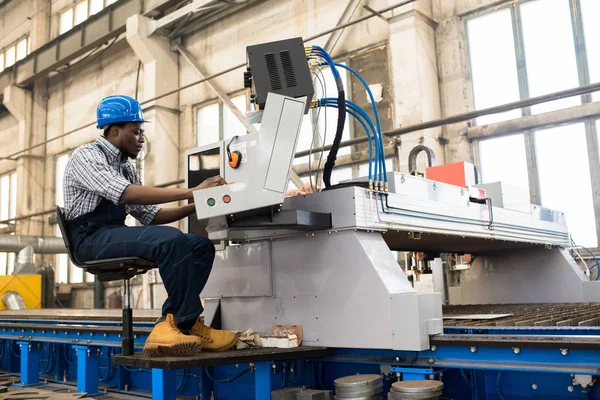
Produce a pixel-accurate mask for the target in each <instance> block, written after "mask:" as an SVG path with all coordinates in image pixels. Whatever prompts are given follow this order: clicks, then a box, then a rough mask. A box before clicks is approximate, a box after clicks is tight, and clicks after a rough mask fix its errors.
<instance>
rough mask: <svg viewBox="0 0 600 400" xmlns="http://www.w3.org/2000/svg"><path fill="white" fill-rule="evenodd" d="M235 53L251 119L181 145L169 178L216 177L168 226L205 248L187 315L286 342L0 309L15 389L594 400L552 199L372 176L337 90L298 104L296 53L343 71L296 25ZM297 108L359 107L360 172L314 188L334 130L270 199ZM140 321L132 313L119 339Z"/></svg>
mask: <svg viewBox="0 0 600 400" xmlns="http://www.w3.org/2000/svg"><path fill="white" fill-rule="evenodd" d="M248 56H249V57H248V59H249V65H248V70H247V71H246V73H245V76H244V80H245V84H246V86H247V87H249V88H250V90H251V93H252V96H253V97H252V98H253V100H254V101H255V102H256V104H257V107H258V109H259V110H261V111H262V121H261V126H260V131H259V133H258V134H248V135H245V136H240V137H234V138H233V139H229V140H226V141H221V142H218V143H215V144H212V145H208V146H203V147H199V148H195V149H190V150H189V151H187V152H186V154H185V162H186V181H187V185H188V187H195V186H197V185H198V184H199V183H200V182H202V181H203V180H204V179H206V178H208V177H210V176H213V175H216V174H220V175H222V176H223V177H224V178H225V180H226V181H228V182H229V183H230V184H229V185H226V186H221V187H215V188H211V189H206V190H201V191H196V192H195V193H194V203H195V207H196V214H197V215H196V216H193V217H190V219H189V220H188V223H187V229H188V230H189V231H190V232H195V233H205V234H207V235H208V236H209V237H210V238H211V239H212V240H214V241H215V243H218V244H219V247H218V249H219V251H218V252H217V256H216V259H215V263H214V267H213V271H212V273H211V277H210V279H209V281H208V284H207V286H206V288H205V290H204V292H203V293H202V296H203V297H204V298H205V302H206V305H207V306H206V312H205V315H204V317H205V319H206V321H207V323H211V322H212V323H214V324H217V323H220V326H221V327H222V328H224V329H233V330H240V331H244V330H246V329H248V328H253V329H254V330H256V331H259V332H260V331H262V332H265V331H266V332H268V331H270V330H271V328H272V326H273V325H278V324H296V325H302V327H303V343H302V346H301V348H300V349H297V350H294V349H285V351H283V350H282V351H274V350H273V351H272V350H269V349H262V351H258V350H257V351H254V352H245V351H242V350H240V351H238V352H237V353H236V352H229V353H227V354H214V355H207V356H206V357H204V358H194V359H185V358H184V359H181V360H177V359H168V360H156V359H155V360H152V359H147V358H144V357H142V356H139V355H137V356H133V357H127V356H118V353H119V345H120V339H119V338H118V335H119V333H120V329H119V328H118V326H116V325H118V322H117V323H115V322H114V320H113V319H111V318H113V316H112V314H111V315H108V314H106V315H104V314H103V313H101V312H96V313H93V314H92V313H89V315H81V314H77V315H75V314H74V315H68V313H63V315H61V316H59V318H61V319H60V321H61V322H60V323H57V322H56V320H49V319H48V318H47V317H46V318H44V317H43V316H41V315H37V314H35V315H34V314H31V313H30V314H27V315H25V314H24V315H23V316H21V317H19V316H15V314H10V315H9V314H4V316H3V314H1V313H0V341H1V342H0V343H1V344H0V348H1V351H0V353H1V356H0V366H2V367H3V368H5V369H8V371H9V372H19V371H20V373H21V384H22V385H24V386H27V385H35V384H38V381H39V378H40V375H42V376H45V377H46V379H51V380H54V381H56V382H63V383H65V384H75V379H76V381H77V383H76V384H77V387H78V391H80V392H83V391H86V392H91V393H96V392H98V391H101V390H102V389H101V388H102V386H105V387H106V389H107V390H114V391H119V392H122V393H124V392H131V391H133V392H135V394H136V395H144V393H146V394H147V393H148V392H149V391H151V392H152V396H153V398H155V399H167V398H168V399H174V398H175V394H177V395H180V396H187V398H196V399H212V398H217V399H258V400H264V399H270V398H271V396H272V398H274V399H275V398H277V399H279V398H281V399H288V398H289V399H300V398H303V399H310V398H312V399H317V398H330V397H328V396H330V395H331V393H330V391H336V393H337V394H336V396H345V397H337V398H364V397H360V396H361V395H364V394H365V393H367V392H369V393H371V391H369V390H371V389H369V390H367V389H364V388H361V387H360V386H357V385H359V384H360V382H363V381H366V379H367V378H366V377H361V378H356V379H339V378H343V377H345V376H351V375H356V374H357V373H360V374H369V375H366V376H369V377H370V378H369V382H371V383H369V384H371V385H372V386H373V390H372V392H373V393H374V396H375V395H376V396H380V397H369V398H381V396H382V394H383V395H387V396H388V398H415V399H416V398H424V397H419V396H420V395H422V393H419V392H418V390H417V389H415V387H416V386H414V385H410V384H397V382H398V381H402V382H409V381H413V380H414V381H424V380H425V381H442V382H443V385H442V384H440V383H439V382H433V383H429V384H428V385H423V387H424V388H427V390H429V392H428V393H432V396H433V395H435V396H439V394H440V393H441V392H442V391H443V394H442V396H443V397H445V398H454V399H468V398H471V399H501V400H502V399H509V398H510V399H530V398H544V399H562V398H577V399H600V390H599V389H597V385H596V381H597V377H598V376H599V375H600V369H599V367H598V366H599V365H600V353H599V352H598V350H600V328H599V325H600V307H599V306H598V305H597V304H595V303H593V302H597V301H599V300H600V293H599V292H600V291H599V290H598V289H600V284H599V283H597V282H596V281H591V280H590V274H589V269H586V267H585V266H582V265H581V264H580V263H579V262H578V261H576V258H574V257H573V254H575V253H574V250H573V248H572V244H571V240H570V236H569V234H568V229H567V223H566V219H565V216H564V215H563V214H562V213H561V212H559V211H554V210H549V209H547V208H544V207H541V206H538V205H531V204H529V202H528V201H527V202H526V203H527V204H524V202H523V201H521V200H519V201H517V202H514V201H512V200H511V199H512V198H514V197H510V196H508V192H507V191H506V190H505V189H503V188H502V187H501V189H500V190H495V189H497V187H494V186H493V185H487V186H483V185H478V186H479V187H472V186H471V185H469V184H467V183H466V182H461V183H460V184H449V183H445V182H440V181H436V180H433V179H427V178H423V177H416V176H413V175H411V174H409V173H402V172H397V171H387V170H386V167H385V162H384V160H383V151H382V150H383V146H382V134H381V129H380V127H379V124H378V121H377V120H378V116H377V113H376V107H375V108H374V110H375V115H376V121H373V120H372V119H371V118H370V117H369V116H368V115H367V114H366V112H364V110H362V109H361V108H360V107H358V106H357V105H356V104H354V103H352V102H351V101H349V100H347V99H346V98H345V90H344V88H343V86H342V85H341V83H340V84H339V85H338V97H337V98H322V99H317V100H316V101H313V99H312V96H313V94H314V90H313V87H312V84H311V83H310V82H311V79H310V70H309V64H308V63H307V62H306V59H307V58H308V60H309V62H310V63H311V66H313V67H319V66H320V65H321V64H322V63H325V64H327V65H328V66H329V68H330V70H331V73H333V74H334V77H335V78H336V82H341V80H339V79H338V77H339V74H337V72H336V71H337V68H348V67H342V66H339V65H336V64H335V63H334V62H333V60H331V57H330V56H329V55H328V54H327V53H326V52H325V51H324V50H322V49H320V48H319V47H317V46H313V47H309V48H305V47H304V45H303V43H302V40H301V39H298V38H297V39H292V40H288V41H281V42H275V43H269V44H266V45H258V46H251V47H249V48H248ZM349 70H350V71H351V73H352V74H355V75H356V76H357V77H358V81H359V82H364V81H363V80H362V78H360V76H359V75H358V74H357V73H356V72H355V71H353V70H351V69H350V68H349ZM336 74H337V76H336ZM367 90H368V89H367ZM311 107H333V108H337V109H338V110H339V113H338V124H341V126H342V127H343V124H344V121H345V118H346V116H347V115H349V116H352V117H354V118H357V119H359V121H360V123H361V125H362V126H363V127H364V128H365V130H366V132H367V136H368V137H369V139H370V140H369V148H370V162H369V175H368V176H367V177H365V178H364V179H359V180H355V181H350V182H344V183H342V184H340V185H331V182H330V177H331V169H332V168H333V166H334V165H335V159H336V152H337V148H338V147H339V144H340V139H341V131H340V130H339V129H338V131H337V132H336V137H335V140H334V144H333V147H332V151H331V153H330V154H329V156H328V162H327V164H326V167H325V171H324V174H323V180H324V181H325V186H326V187H325V189H324V190H323V191H321V192H318V193H315V194H310V195H302V196H295V197H285V192H286V188H287V184H288V181H289V176H290V173H291V166H292V161H293V158H294V153H295V149H296V144H297V141H298V135H299V132H300V125H301V121H302V116H303V115H304V113H306V112H307V111H308V110H309V109H310V108H311ZM437 172H439V171H437ZM438 179H441V178H438ZM463 183H464V185H463ZM393 251H400V252H411V253H413V254H421V255H422V256H418V257H416V258H415V260H416V261H415V262H416V264H415V265H416V267H415V268H417V269H418V271H419V274H431V275H433V276H434V278H433V280H434V283H437V284H436V285H434V286H435V288H437V289H438V290H431V291H419V290H416V289H415V279H414V273H415V272H414V271H415V270H411V271H409V270H408V268H407V267H406V266H405V268H404V269H403V268H401V267H400V266H399V265H398V258H397V257H396V256H395V255H394V253H393ZM409 273H411V275H412V277H413V279H412V282H411V280H409V279H408V278H407V274H409ZM135 315H136V314H135V313H134V317H135ZM150 316H152V315H147V316H144V317H146V318H143V317H141V316H140V315H139V314H138V317H137V319H136V320H135V321H134V325H135V326H134V328H135V329H134V334H135V337H134V341H135V345H136V347H137V349H140V348H141V346H142V345H143V343H144V340H145V337H146V336H147V335H148V334H149V331H150V328H151V326H152V325H151V321H152V318H149V317H150ZM38 345H40V346H39V347H38ZM112 355H117V356H116V357H114V360H113V358H112ZM5 356H6V358H5ZM74 357H77V363H75V361H74ZM113 361H114V362H113ZM40 366H42V367H40ZM40 368H43V370H42V371H40ZM101 370H102V372H100V371H101ZM373 375H374V377H373ZM292 387H296V388H297V389H293V388H292ZM305 389H306V390H305ZM416 390H417V391H416ZM388 393H390V394H388ZM353 394H356V396H358V397H356V396H354V397H352V396H353ZM286 396H287V397H286ZM411 396H412V397H411ZM430 398H431V397H430Z"/></svg>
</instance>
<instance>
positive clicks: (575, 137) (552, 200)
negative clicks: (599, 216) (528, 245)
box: [535, 123, 598, 247]
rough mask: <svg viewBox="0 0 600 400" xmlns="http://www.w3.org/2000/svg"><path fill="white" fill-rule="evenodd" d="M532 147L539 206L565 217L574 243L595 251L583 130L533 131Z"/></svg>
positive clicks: (578, 127)
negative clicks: (535, 166)
mask: <svg viewBox="0 0 600 400" xmlns="http://www.w3.org/2000/svg"><path fill="white" fill-rule="evenodd" d="M535 147H536V155H537V164H538V171H539V181H540V195H541V200H542V206H544V207H548V208H550V209H553V210H559V211H562V212H564V213H565V215H566V217H567V225H568V227H569V232H570V233H571V235H572V236H573V240H574V241H575V243H577V244H579V245H582V246H587V247H596V246H597V245H598V236H597V234H596V221H595V219H594V218H590V216H593V215H594V203H593V194H592V183H591V179H590V167H589V163H588V157H587V154H588V149H587V142H586V135H585V126H584V125H583V124H581V123H580V124H574V125H568V126H560V127H556V128H550V129H543V130H539V131H536V132H535ZM581 155H585V156H584V157H582V156H581ZM574 171H576V173H574ZM573 188H576V194H575V196H576V201H574V199H573V191H572V190H573Z"/></svg>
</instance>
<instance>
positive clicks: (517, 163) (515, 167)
mask: <svg viewBox="0 0 600 400" xmlns="http://www.w3.org/2000/svg"><path fill="white" fill-rule="evenodd" d="M507 154H510V162H506V161H507V160H506V155H507ZM479 160H480V161H479V166H480V168H481V177H482V179H483V182H485V183H491V182H506V183H510V184H512V185H515V186H518V187H521V188H524V189H528V190H529V178H528V175H527V158H526V155H525V136H524V135H523V134H518V135H510V136H503V137H499V138H493V139H487V140H481V141H480V142H479Z"/></svg>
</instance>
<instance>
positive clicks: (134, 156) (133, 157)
mask: <svg viewBox="0 0 600 400" xmlns="http://www.w3.org/2000/svg"><path fill="white" fill-rule="evenodd" d="M122 153H123V156H125V157H126V158H131V159H132V160H135V159H136V158H137V156H138V154H140V153H138V154H135V155H134V154H131V153H129V152H127V151H126V150H123V151H122Z"/></svg>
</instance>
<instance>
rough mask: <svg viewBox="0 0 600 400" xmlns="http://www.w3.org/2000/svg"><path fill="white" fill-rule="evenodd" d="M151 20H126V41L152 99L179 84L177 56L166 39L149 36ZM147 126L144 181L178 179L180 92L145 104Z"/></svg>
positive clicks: (137, 17) (146, 93)
mask: <svg viewBox="0 0 600 400" xmlns="http://www.w3.org/2000/svg"><path fill="white" fill-rule="evenodd" d="M151 23H152V22H151V20H149V19H148V18H146V17H143V16H141V15H134V16H131V17H129V18H128V19H127V42H128V43H129V45H130V46H131V48H132V49H133V51H134V52H135V54H136V55H137V56H138V57H139V59H140V61H141V62H142V64H143V66H144V68H143V71H144V73H143V76H142V77H140V79H142V80H143V92H142V93H143V94H142V96H140V97H141V98H140V99H139V100H140V101H142V102H143V101H144V99H151V98H154V97H156V96H158V95H161V94H163V93H166V92H168V91H171V90H173V89H176V88H177V87H178V86H179V66H178V59H177V55H176V54H175V53H173V52H172V51H171V48H170V45H169V42H168V41H167V39H165V38H163V37H159V36H152V37H151V36H150V32H151V29H150V28H151V26H150V24H151ZM144 118H145V119H147V120H149V121H152V123H150V124H146V126H145V129H146V132H147V138H148V141H149V142H150V145H149V146H147V147H146V151H148V150H150V151H149V153H148V156H147V157H146V159H145V164H144V168H145V174H144V184H146V185H156V184H162V183H167V182H172V181H175V180H177V179H179V176H178V175H179V164H180V157H179V95H178V94H177V93H175V94H173V95H171V96H167V97H165V98H162V99H159V100H156V101H153V102H152V103H150V104H147V105H144Z"/></svg>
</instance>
